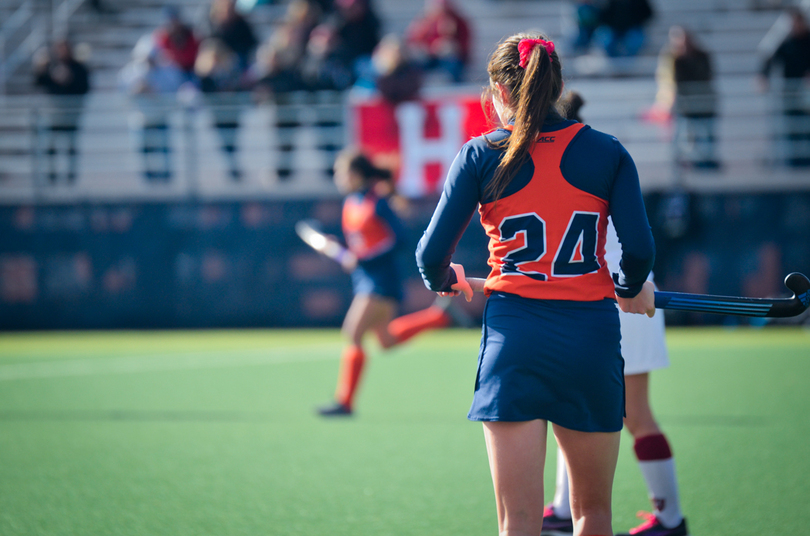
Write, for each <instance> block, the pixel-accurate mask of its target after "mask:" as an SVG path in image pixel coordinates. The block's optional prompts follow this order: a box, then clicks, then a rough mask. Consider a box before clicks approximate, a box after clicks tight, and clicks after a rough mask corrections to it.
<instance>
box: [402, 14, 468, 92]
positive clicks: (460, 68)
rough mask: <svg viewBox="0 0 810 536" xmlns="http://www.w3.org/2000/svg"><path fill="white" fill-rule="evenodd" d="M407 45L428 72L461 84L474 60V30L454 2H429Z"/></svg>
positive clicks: (409, 36) (411, 27)
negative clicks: (471, 37)
mask: <svg viewBox="0 0 810 536" xmlns="http://www.w3.org/2000/svg"><path fill="white" fill-rule="evenodd" d="M407 36H408V37H407V41H408V44H409V45H410V46H411V48H412V49H413V50H414V52H415V54H416V55H417V58H418V59H419V60H421V63H422V67H423V68H424V69H425V70H440V71H444V72H446V73H447V74H449V75H450V78H451V79H452V80H453V82H461V81H462V80H463V78H464V70H465V68H466V66H467V64H468V62H469V59H470V26H469V24H468V23H467V21H466V20H465V19H464V17H462V16H461V14H459V12H458V10H457V9H456V7H455V6H454V5H453V3H452V1H451V0H425V12H424V13H423V14H422V16H421V17H419V18H417V19H416V20H414V21H413V22H412V23H411V25H410V27H409V28H408V30H407Z"/></svg>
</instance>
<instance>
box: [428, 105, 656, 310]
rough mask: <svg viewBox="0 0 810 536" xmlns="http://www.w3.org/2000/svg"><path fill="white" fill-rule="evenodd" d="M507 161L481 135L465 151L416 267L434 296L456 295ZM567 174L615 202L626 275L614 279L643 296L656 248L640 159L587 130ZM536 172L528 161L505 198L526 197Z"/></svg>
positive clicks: (569, 154) (502, 133)
mask: <svg viewBox="0 0 810 536" xmlns="http://www.w3.org/2000/svg"><path fill="white" fill-rule="evenodd" d="M572 124H574V122H573V121H557V122H556V123H553V124H546V125H544V128H543V131H544V132H553V131H556V130H560V129H563V128H566V127H568V126H571V125H572ZM486 136H487V138H489V140H491V141H499V140H502V139H504V138H505V137H506V136H509V132H508V131H507V130H501V129H499V130H496V131H495V132H493V133H490V134H487V135H486ZM502 155H503V151H500V150H497V149H493V148H492V147H490V146H489V145H488V144H487V141H486V139H485V138H484V137H483V136H480V137H478V138H474V139H472V140H470V141H469V142H467V143H466V144H465V145H464V146H463V147H462V148H461V151H460V152H459V154H458V155H457V156H456V158H455V160H454V162H453V164H452V166H451V167H450V170H449V172H448V176H447V180H446V181H445V184H444V190H443V192H442V195H441V198H440V199H439V203H438V205H437V207H436V210H435V212H434V214H433V217H432V218H431V220H430V224H429V225H428V228H427V230H426V231H425V233H424V235H423V236H422V238H421V239H420V241H419V245H418V247H417V250H416V262H417V265H418V267H419V271H420V272H421V273H422V278H423V279H424V280H425V284H426V286H427V287H428V288H429V289H431V290H433V291H437V292H438V291H448V290H450V286H451V285H453V284H454V283H456V276H455V273H454V272H453V270H452V269H451V268H450V259H451V257H452V255H453V252H454V251H455V249H456V246H457V245H458V242H459V240H460V239H461V236H462V234H463V233H464V230H465V229H466V228H467V226H468V225H469V223H470V220H471V219H472V216H473V213H474V212H475V210H476V209H477V208H478V204H479V203H486V202H490V201H491V199H485V198H484V191H485V189H486V185H487V183H488V181H489V180H491V178H492V176H493V174H494V171H495V169H496V168H497V166H498V163H499V161H500V158H501V156H502ZM560 170H561V172H562V175H563V177H564V178H565V180H566V181H568V182H569V183H570V184H571V185H572V186H574V187H576V188H578V189H580V190H583V191H585V192H588V193H590V194H592V195H595V196H597V197H599V198H601V199H604V200H606V201H607V202H608V206H609V214H610V215H611V217H612V219H613V223H614V226H615V227H616V234H617V235H618V236H619V241H620V242H621V245H622V260H621V263H620V266H621V270H620V273H619V274H614V286H615V289H616V293H617V294H618V295H619V296H622V297H633V296H635V295H636V294H638V293H639V292H640V290H641V286H642V285H643V283H644V281H645V280H646V279H647V275H648V274H649V272H650V270H651V269H652V265H653V261H654V259H655V244H654V242H653V237H652V232H651V230H650V224H649V222H648V221H647V214H646V211H645V209H644V201H643V198H642V196H641V188H640V186H639V180H638V171H637V170H636V166H635V163H634V162H633V159H632V158H631V157H630V155H629V154H628V152H627V150H626V149H625V148H624V147H623V146H622V145H621V143H619V141H618V140H617V139H616V138H615V137H613V136H610V135H608V134H604V133H602V132H599V131H597V130H594V129H592V128H590V127H588V126H585V127H583V128H582V129H581V130H580V132H579V133H578V134H577V135H576V136H575V137H574V139H573V140H572V141H571V143H570V144H569V146H568V148H567V149H566V151H565V153H564V154H563V158H562V161H561V163H560ZM533 173H534V165H533V163H532V162H531V161H528V162H527V163H526V164H524V165H523V166H522V167H521V168H520V169H519V170H518V172H517V173H516V174H515V176H514V177H513V178H512V181H511V182H510V183H509V186H508V187H507V188H506V190H505V192H504V193H503V197H506V196H509V195H512V194H514V193H516V192H518V191H520V190H521V189H522V188H523V187H524V186H526V184H528V182H529V181H530V180H531V178H532V175H533Z"/></svg>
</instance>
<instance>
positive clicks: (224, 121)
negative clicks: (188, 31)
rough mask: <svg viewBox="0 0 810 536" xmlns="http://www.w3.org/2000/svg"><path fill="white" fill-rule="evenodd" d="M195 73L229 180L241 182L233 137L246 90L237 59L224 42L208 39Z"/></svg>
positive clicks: (203, 45) (237, 125)
mask: <svg viewBox="0 0 810 536" xmlns="http://www.w3.org/2000/svg"><path fill="white" fill-rule="evenodd" d="M194 72H195V73H196V74H197V77H198V78H199V79H200V89H201V90H202V92H203V94H204V95H205V98H206V102H207V103H208V105H209V106H210V107H211V113H212V115H213V118H214V126H215V127H216V129H217V132H218V133H219V137H220V140H221V142H222V151H223V152H224V154H225V158H226V160H227V164H228V173H229V175H230V177H231V179H232V180H234V181H238V180H240V179H241V178H242V172H241V170H240V168H239V165H238V163H237V160H236V152H237V147H238V146H237V143H236V137H237V133H238V130H239V115H240V113H241V111H242V108H243V107H244V104H245V102H244V95H243V94H242V91H243V90H244V89H245V86H244V78H243V72H242V69H241V67H240V63H239V58H238V56H237V55H236V53H235V52H233V51H232V50H231V49H230V48H229V47H228V46H227V45H226V44H225V43H224V42H223V41H220V40H218V39H208V40H206V41H204V42H203V44H202V47H201V48H200V53H199V55H198V56H197V62H196V63H195V65H194Z"/></svg>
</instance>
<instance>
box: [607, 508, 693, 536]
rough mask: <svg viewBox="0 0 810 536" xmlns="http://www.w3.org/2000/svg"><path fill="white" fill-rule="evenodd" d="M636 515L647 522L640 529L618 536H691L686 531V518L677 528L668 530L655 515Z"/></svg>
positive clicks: (642, 513) (643, 513) (645, 513)
mask: <svg viewBox="0 0 810 536" xmlns="http://www.w3.org/2000/svg"><path fill="white" fill-rule="evenodd" d="M636 515H637V516H638V517H640V518H641V519H646V521H645V522H644V523H642V524H641V525H639V526H638V527H636V528H634V529H630V530H629V531H628V532H625V533H622V534H617V535H616V536H689V532H688V531H687V530H686V518H683V519H681V522H680V524H679V525H678V526H677V527H672V528H671V529H668V528H666V527H665V526H664V525H662V524H661V522H660V521H658V518H657V517H655V514H650V513H648V512H639V513H638V514H636Z"/></svg>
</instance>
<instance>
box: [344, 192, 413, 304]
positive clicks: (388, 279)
mask: <svg viewBox="0 0 810 536" xmlns="http://www.w3.org/2000/svg"><path fill="white" fill-rule="evenodd" d="M342 227H343V236H344V238H345V240H346V246H347V247H348V248H349V250H350V251H351V252H352V253H354V255H355V256H356V257H357V261H358V262H357V268H356V269H355V270H354V271H353V272H352V282H353V284H354V292H355V294H377V295H381V296H384V297H389V298H393V299H396V300H400V299H401V298H402V289H401V279H400V277H399V274H398V271H397V259H396V255H397V252H398V251H399V250H400V249H401V246H402V244H403V242H404V240H403V237H404V230H403V227H402V223H401V222H400V220H399V218H398V217H397V216H396V214H395V213H394V211H393V210H392V209H391V207H390V205H389V204H388V201H387V200H386V199H384V198H381V197H378V196H377V195H376V194H374V192H373V190H365V191H361V192H356V193H353V194H350V195H348V196H347V197H346V199H345V200H344V202H343V215H342Z"/></svg>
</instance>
